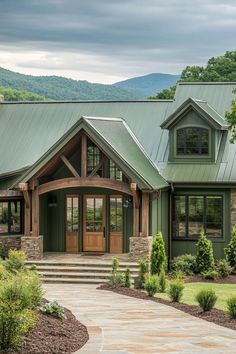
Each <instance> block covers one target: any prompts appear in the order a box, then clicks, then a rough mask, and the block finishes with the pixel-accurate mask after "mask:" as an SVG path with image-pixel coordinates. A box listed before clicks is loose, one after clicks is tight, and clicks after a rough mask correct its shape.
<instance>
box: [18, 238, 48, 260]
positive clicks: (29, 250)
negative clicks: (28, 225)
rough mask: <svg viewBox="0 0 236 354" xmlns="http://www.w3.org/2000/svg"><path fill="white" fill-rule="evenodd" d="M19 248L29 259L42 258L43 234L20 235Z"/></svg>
mask: <svg viewBox="0 0 236 354" xmlns="http://www.w3.org/2000/svg"><path fill="white" fill-rule="evenodd" d="M21 250H22V251H24V252H25V254H26V256H27V257H28V259H29V260H39V259H42V258H43V236H21Z"/></svg>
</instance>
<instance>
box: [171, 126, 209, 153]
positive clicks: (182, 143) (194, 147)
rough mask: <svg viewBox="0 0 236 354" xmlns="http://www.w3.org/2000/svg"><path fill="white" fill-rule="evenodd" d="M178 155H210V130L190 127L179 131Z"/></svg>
mask: <svg viewBox="0 0 236 354" xmlns="http://www.w3.org/2000/svg"><path fill="white" fill-rule="evenodd" d="M176 153H177V155H199V156H208V155H209V130H208V129H204V128H196V127H188V128H181V129H178V130H177V148H176Z"/></svg>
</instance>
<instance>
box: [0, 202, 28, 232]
mask: <svg viewBox="0 0 236 354" xmlns="http://www.w3.org/2000/svg"><path fill="white" fill-rule="evenodd" d="M22 227H23V223H22V201H20V200H9V201H1V202H0V234H20V233H21V232H22Z"/></svg>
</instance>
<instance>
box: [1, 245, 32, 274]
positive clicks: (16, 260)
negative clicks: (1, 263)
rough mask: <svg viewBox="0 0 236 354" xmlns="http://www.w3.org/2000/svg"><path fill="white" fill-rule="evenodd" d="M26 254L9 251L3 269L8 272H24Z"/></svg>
mask: <svg viewBox="0 0 236 354" xmlns="http://www.w3.org/2000/svg"><path fill="white" fill-rule="evenodd" d="M26 260H27V257H26V254H25V253H24V252H23V251H17V250H10V251H9V253H8V258H7V260H6V261H5V267H6V270H7V271H8V272H11V273H16V272H21V271H25V270H26V266H25V262H26Z"/></svg>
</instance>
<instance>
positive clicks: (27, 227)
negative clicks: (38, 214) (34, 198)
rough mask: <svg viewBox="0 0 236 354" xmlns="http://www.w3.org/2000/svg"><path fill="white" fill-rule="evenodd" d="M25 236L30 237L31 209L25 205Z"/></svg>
mask: <svg viewBox="0 0 236 354" xmlns="http://www.w3.org/2000/svg"><path fill="white" fill-rule="evenodd" d="M24 218H25V220H24V229H25V230H24V234H25V236H29V235H30V207H27V205H26V203H25V214H24Z"/></svg>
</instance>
